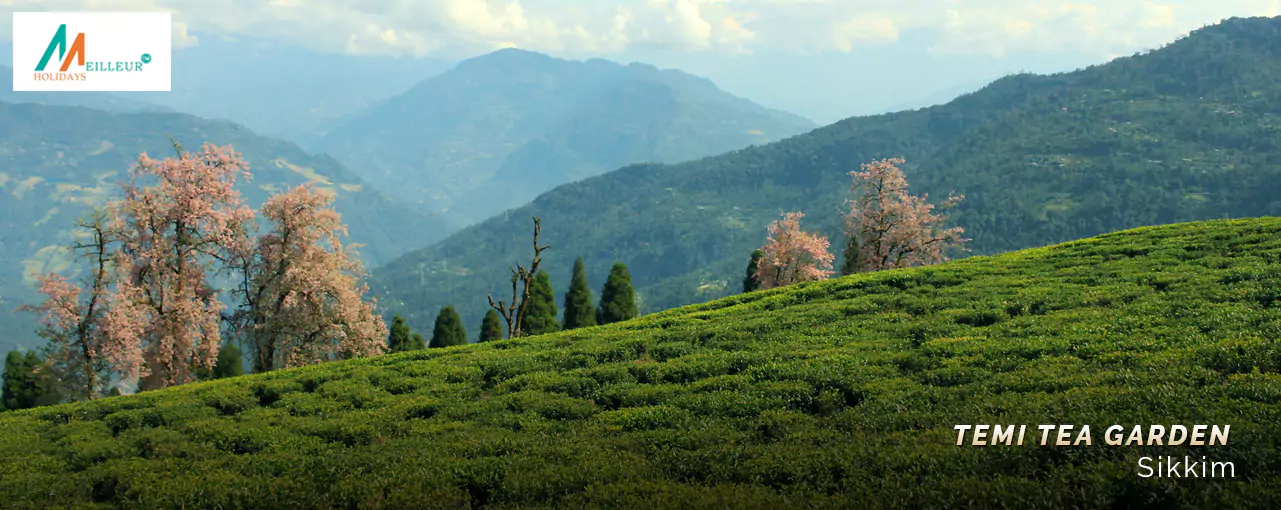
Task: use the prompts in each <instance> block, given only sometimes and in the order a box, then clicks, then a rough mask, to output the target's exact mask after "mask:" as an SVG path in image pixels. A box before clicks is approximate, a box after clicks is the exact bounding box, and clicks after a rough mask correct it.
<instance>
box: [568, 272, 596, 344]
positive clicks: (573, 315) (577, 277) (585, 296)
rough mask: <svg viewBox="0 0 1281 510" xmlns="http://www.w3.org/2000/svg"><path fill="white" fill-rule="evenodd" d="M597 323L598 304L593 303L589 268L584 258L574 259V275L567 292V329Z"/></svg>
mask: <svg viewBox="0 0 1281 510" xmlns="http://www.w3.org/2000/svg"><path fill="white" fill-rule="evenodd" d="M595 325H596V305H595V304H593V303H592V289H591V287H590V286H588V284H587V269H586V268H585V267H584V266H583V258H582V257H579V258H578V260H575V261H574V275H573V277H572V278H570V281H569V292H566V293H565V329H574V328H584V327H587V326H595Z"/></svg>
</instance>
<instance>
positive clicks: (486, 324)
mask: <svg viewBox="0 0 1281 510" xmlns="http://www.w3.org/2000/svg"><path fill="white" fill-rule="evenodd" d="M500 321H502V318H500V317H499V316H498V312H497V311H494V309H493V308H490V309H489V311H488V312H486V313H485V318H484V320H482V321H480V341H481V342H488V341H490V340H502V339H503V324H502V322H500Z"/></svg>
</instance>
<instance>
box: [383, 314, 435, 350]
mask: <svg viewBox="0 0 1281 510" xmlns="http://www.w3.org/2000/svg"><path fill="white" fill-rule="evenodd" d="M424 347H426V344H425V342H423V336H422V335H420V334H418V333H414V332H412V331H410V329H409V324H407V323H406V322H405V318H404V317H401V316H400V314H396V315H394V316H392V318H391V329H390V333H389V334H388V335H387V349H388V350H389V351H390V352H404V351H413V350H417V349H422V348H424Z"/></svg>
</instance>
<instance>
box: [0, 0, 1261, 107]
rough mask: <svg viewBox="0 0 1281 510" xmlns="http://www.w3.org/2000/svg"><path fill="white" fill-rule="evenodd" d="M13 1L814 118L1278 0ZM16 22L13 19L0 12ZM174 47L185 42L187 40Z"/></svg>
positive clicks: (952, 88)
mask: <svg viewBox="0 0 1281 510" xmlns="http://www.w3.org/2000/svg"><path fill="white" fill-rule="evenodd" d="M0 8H4V9H8V10H10V11H24V10H25V11H57V10H63V11H72V10H168V11H171V12H172V13H173V23H174V27H173V32H174V42H175V47H176V48H179V49H180V53H179V55H181V48H190V47H194V46H197V45H200V44H201V41H202V39H203V40H205V41H206V42H207V41H208V40H209V38H223V39H225V38H253V39H264V40H267V41H273V42H279V43H283V44H287V45H289V46H297V47H302V48H306V49H309V50H312V51H316V52H318V53H327V54H341V55H349V56H351V57H352V58H361V57H362V56H381V57H387V56H397V57H402V58H432V59H449V60H460V59H465V58H469V57H473V56H476V55H479V54H483V53H486V52H489V51H493V50H495V49H499V48H504V47H519V48H523V49H528V50H534V51H540V52H544V53H549V54H551V55H555V56H558V57H562V58H571V59H585V58H593V57H595V58H606V59H609V60H614V61H618V62H623V63H627V62H633V61H640V62H646V63H650V64H653V65H657V66H659V67H672V68H678V69H681V70H684V71H687V72H690V73H693V74H697V75H701V76H706V77H708V78H710V79H712V80H713V81H714V82H716V83H717V84H718V85H720V86H721V87H722V88H724V89H726V90H728V91H729V92H732V93H735V94H738V95H742V96H745V97H747V98H749V99H752V100H755V101H757V102H759V103H762V104H764V105H766V106H770V107H774V108H780V109H785V110H790V111H793V112H795V113H799V114H801V115H805V116H807V117H810V118H811V119H814V120H816V121H818V122H822V123H827V122H832V121H835V120H838V119H840V118H844V117H848V116H852V115H863V114H873V113H880V112H884V111H892V110H896V109H903V108H912V107H919V106H926V105H928V104H934V103H937V102H944V101H946V100H948V99H950V98H951V97H954V96H956V95H957V94H960V93H963V92H968V91H971V90H975V89H977V88H979V87H981V86H982V85H984V84H985V83H987V82H989V81H991V80H992V79H995V78H999V77H1000V76H1003V75H1007V74H1011V73H1015V72H1021V71H1030V72H1042V73H1045V72H1059V71H1070V70H1073V69H1077V68H1080V67H1084V66H1087V65H1092V64H1099V63H1103V62H1106V61H1108V60H1110V59H1112V58H1115V57H1118V56H1123V55H1130V54H1133V53H1136V52H1141V51H1145V50H1149V49H1155V48H1158V47H1160V46H1161V45H1162V44H1164V43H1167V42H1170V41H1173V40H1175V39H1176V38H1178V37H1180V36H1182V35H1184V34H1186V33H1187V32H1189V31H1191V30H1194V29H1196V28H1200V27H1202V26H1205V25H1208V24H1213V23H1216V22H1218V21H1219V20H1221V19H1224V18H1228V17H1232V16H1260V15H1263V16H1275V15H1279V14H1281V0H1182V1H1175V0H1169V1H1159V0H1158V1H1147V0H1098V1H1090V0H1075V1H1060V0H1039V1H1038V0H1023V1H1017V0H621V1H606V0H592V1H590V2H589V1H586V0H497V1H487V0H182V1H176V0H171V1H163V0H47V1H36V0H10V1H4V0H0ZM0 30H2V31H3V32H4V37H6V38H8V37H10V35H9V34H10V32H11V31H12V26H11V24H5V25H3V26H0ZM175 58H178V57H177V56H176V57H175Z"/></svg>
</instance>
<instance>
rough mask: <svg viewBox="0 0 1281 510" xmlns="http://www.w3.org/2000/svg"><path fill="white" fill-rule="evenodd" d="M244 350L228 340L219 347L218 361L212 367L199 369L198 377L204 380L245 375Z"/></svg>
mask: <svg viewBox="0 0 1281 510" xmlns="http://www.w3.org/2000/svg"><path fill="white" fill-rule="evenodd" d="M244 373H245V365H244V352H242V351H241V350H240V347H239V346H237V345H236V344H234V343H231V342H227V343H225V344H223V345H222V348H220V349H218V361H217V362H215V363H214V366H213V368H212V369H208V368H203V367H201V368H199V369H197V375H196V377H197V378H198V379H200V380H202V381H208V380H210V379H222V378H224V377H235V376H238V375H244Z"/></svg>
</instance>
